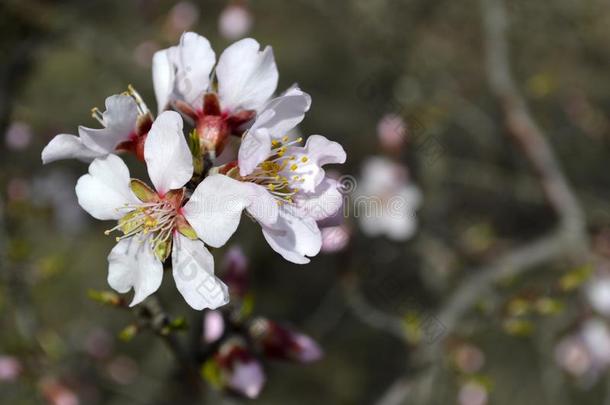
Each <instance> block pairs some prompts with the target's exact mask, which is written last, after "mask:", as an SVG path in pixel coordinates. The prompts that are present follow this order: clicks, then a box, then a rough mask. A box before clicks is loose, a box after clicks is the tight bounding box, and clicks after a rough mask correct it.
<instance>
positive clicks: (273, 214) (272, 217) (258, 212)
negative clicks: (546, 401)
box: [244, 183, 279, 226]
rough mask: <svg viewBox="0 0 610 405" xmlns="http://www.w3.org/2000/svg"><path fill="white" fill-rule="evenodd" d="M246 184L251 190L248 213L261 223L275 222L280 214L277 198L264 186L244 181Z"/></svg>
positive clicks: (269, 223)
mask: <svg viewBox="0 0 610 405" xmlns="http://www.w3.org/2000/svg"><path fill="white" fill-rule="evenodd" d="M244 185H246V186H247V187H249V189H250V190H251V192H250V194H249V204H248V206H247V207H246V210H247V211H248V213H249V214H250V215H251V216H252V217H253V218H254V219H255V220H256V221H258V223H260V224H261V225H264V226H272V225H273V224H275V223H276V222H277V218H278V215H279V207H278V205H277V200H276V199H275V198H274V197H273V196H272V195H271V193H269V190H267V189H266V188H265V187H263V186H259V185H258V184H253V183H244Z"/></svg>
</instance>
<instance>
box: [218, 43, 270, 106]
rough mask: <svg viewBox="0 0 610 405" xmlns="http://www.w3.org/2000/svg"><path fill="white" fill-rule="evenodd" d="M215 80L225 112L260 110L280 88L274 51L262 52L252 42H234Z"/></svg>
mask: <svg viewBox="0 0 610 405" xmlns="http://www.w3.org/2000/svg"><path fill="white" fill-rule="evenodd" d="M216 76H217V77H218V93H219V95H220V100H221V105H222V107H223V109H228V110H229V111H231V112H234V111H236V110H240V109H243V110H260V109H261V108H262V107H263V106H264V104H265V103H266V102H267V100H269V98H270V97H271V96H272V95H273V93H274V92H275V89H276V88H277V81H278V71H277V66H276V64H275V59H274V58H273V51H272V49H271V47H266V48H265V49H264V50H263V51H262V52H261V51H260V45H259V43H258V42H256V41H255V40H254V39H251V38H246V39H242V40H241V41H238V42H235V43H234V44H232V45H231V46H229V47H228V48H227V49H226V50H225V51H224V52H223V53H222V55H221V56H220V58H219V60H218V66H216Z"/></svg>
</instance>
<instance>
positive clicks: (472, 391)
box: [458, 381, 488, 405]
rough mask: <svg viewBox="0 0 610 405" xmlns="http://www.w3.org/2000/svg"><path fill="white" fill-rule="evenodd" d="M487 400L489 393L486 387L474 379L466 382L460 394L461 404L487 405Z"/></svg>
mask: <svg viewBox="0 0 610 405" xmlns="http://www.w3.org/2000/svg"><path fill="white" fill-rule="evenodd" d="M487 400H488V394H487V390H486V389H485V387H484V386H483V385H482V384H479V383H477V382H473V381H471V382H468V383H466V384H464V385H463V386H462V387H461V388H460V392H459V394H458V403H459V404H460V405H485V404H486V403H487Z"/></svg>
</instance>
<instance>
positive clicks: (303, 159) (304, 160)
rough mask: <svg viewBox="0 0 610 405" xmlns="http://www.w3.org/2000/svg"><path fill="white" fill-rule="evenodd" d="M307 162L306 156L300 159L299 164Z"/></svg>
mask: <svg viewBox="0 0 610 405" xmlns="http://www.w3.org/2000/svg"><path fill="white" fill-rule="evenodd" d="M308 160H309V158H308V157H307V156H303V157H302V158H301V162H303V163H307V161H308Z"/></svg>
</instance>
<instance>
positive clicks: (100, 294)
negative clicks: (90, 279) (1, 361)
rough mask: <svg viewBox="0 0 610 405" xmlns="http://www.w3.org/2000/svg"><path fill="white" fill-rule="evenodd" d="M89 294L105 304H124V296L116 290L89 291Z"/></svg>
mask: <svg viewBox="0 0 610 405" xmlns="http://www.w3.org/2000/svg"><path fill="white" fill-rule="evenodd" d="M87 296H88V297H89V298H90V299H91V300H93V301H97V302H99V303H101V304H104V305H111V306H115V307H116V306H119V305H122V304H123V300H122V298H121V297H120V296H119V295H118V294H117V293H115V292H112V291H97V290H89V291H87Z"/></svg>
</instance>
